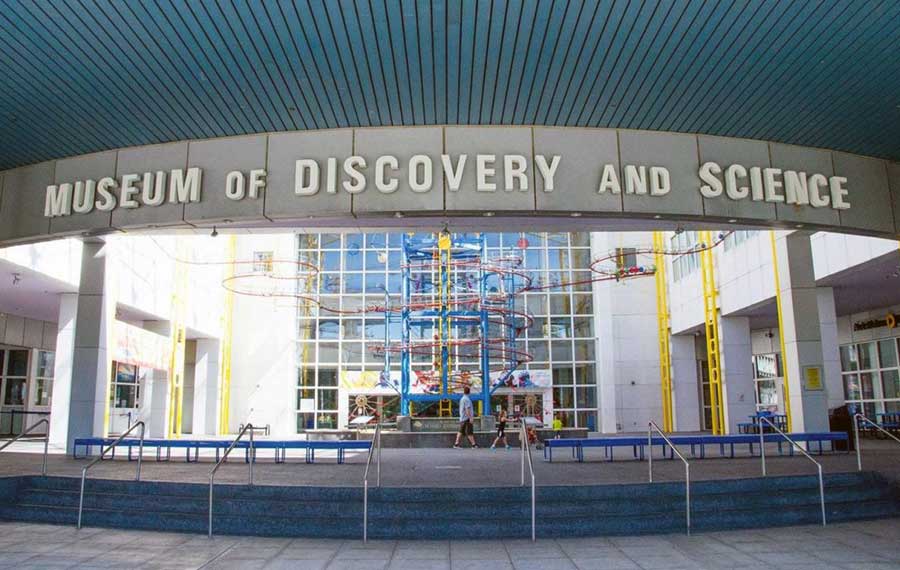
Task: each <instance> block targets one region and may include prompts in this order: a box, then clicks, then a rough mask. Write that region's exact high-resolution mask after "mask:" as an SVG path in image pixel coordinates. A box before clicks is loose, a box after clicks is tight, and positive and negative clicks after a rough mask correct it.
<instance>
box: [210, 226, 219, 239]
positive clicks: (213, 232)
mask: <svg viewBox="0 0 900 570" xmlns="http://www.w3.org/2000/svg"><path fill="white" fill-rule="evenodd" d="M209 235H210V236H211V237H216V236H217V235H219V232H218V231H216V226H213V231H212V233H211V234H209Z"/></svg>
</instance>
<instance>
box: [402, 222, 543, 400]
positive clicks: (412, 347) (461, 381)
mask: <svg viewBox="0 0 900 570" xmlns="http://www.w3.org/2000/svg"><path fill="white" fill-rule="evenodd" d="M402 252H403V264H402V267H401V272H402V280H401V283H402V286H401V287H402V288H401V296H402V306H401V309H400V311H401V314H400V319H401V331H402V333H401V334H402V338H401V340H400V346H399V352H400V362H401V385H400V396H401V403H400V413H401V414H402V415H410V413H411V412H414V409H415V404H425V405H429V404H435V403H439V404H440V410H441V413H442V414H444V413H445V412H446V413H449V410H450V407H451V402H455V401H458V400H459V398H460V397H461V396H462V388H463V386H466V385H468V386H470V388H471V392H472V393H471V395H470V397H471V398H472V399H473V400H474V401H476V402H480V405H478V410H479V413H485V411H486V410H488V409H489V408H490V397H491V393H492V392H493V391H494V390H495V389H496V388H497V387H499V386H501V385H503V383H504V382H505V381H506V379H507V378H508V377H509V375H510V374H512V373H513V372H514V371H515V370H516V368H518V367H519V366H520V365H521V364H522V363H524V362H527V361H528V360H529V359H530V358H529V357H528V355H527V354H525V353H524V352H521V351H518V350H517V349H516V347H515V339H516V336H517V334H518V333H519V332H520V331H521V330H522V329H524V328H525V327H527V326H528V321H529V320H530V319H529V318H528V316H527V315H526V314H525V313H524V312H520V311H516V309H515V299H516V295H518V294H519V293H521V292H522V291H524V290H525V289H526V288H527V287H528V286H529V284H530V278H529V277H528V275H527V274H526V273H525V272H523V271H521V270H519V269H518V266H520V265H521V261H522V260H521V257H518V256H515V255H510V256H506V257H504V256H502V255H501V256H500V257H497V258H496V259H492V260H489V259H488V254H487V247H486V241H485V239H484V236H483V235H482V234H450V233H449V232H441V233H439V234H432V235H428V236H420V235H406V234H404V235H403V238H402ZM474 361H477V365H473V364H472V362H474ZM414 363H416V364H419V366H417V367H416V370H414V369H413V364H414ZM492 372H493V373H496V374H495V378H494V381H493V382H492V381H491V374H492Z"/></svg>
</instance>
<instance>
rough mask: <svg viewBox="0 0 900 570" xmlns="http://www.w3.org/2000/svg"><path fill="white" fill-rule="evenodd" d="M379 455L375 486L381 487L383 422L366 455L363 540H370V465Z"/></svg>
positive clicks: (376, 431)
mask: <svg viewBox="0 0 900 570" xmlns="http://www.w3.org/2000/svg"><path fill="white" fill-rule="evenodd" d="M376 447H377V448H378V450H377V456H378V458H377V459H376V461H375V463H376V466H375V471H376V475H375V486H376V487H381V422H380V421H379V422H378V423H377V424H376V425H375V433H374V434H373V435H372V445H371V446H369V453H368V455H367V456H366V472H365V473H363V542H368V541H369V467H370V466H371V465H372V457H373V456H375V455H376V450H375V448H376Z"/></svg>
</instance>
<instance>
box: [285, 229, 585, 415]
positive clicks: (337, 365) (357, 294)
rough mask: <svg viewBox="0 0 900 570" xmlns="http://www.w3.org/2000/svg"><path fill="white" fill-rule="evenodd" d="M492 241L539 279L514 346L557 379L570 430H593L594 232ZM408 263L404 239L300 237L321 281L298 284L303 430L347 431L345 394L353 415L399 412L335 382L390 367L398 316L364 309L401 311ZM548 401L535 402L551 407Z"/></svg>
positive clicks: (556, 393)
mask: <svg viewBox="0 0 900 570" xmlns="http://www.w3.org/2000/svg"><path fill="white" fill-rule="evenodd" d="M485 239H486V243H487V255H488V259H491V258H496V257H500V256H502V255H507V256H508V255H517V256H519V257H521V259H522V264H521V266H522V268H524V270H525V271H526V272H527V273H528V274H529V275H530V276H531V278H532V284H531V288H530V289H529V290H527V291H526V292H524V293H523V294H522V295H520V296H519V298H518V299H517V300H516V310H522V311H527V312H528V313H529V314H531V315H532V316H533V318H534V322H533V323H532V324H531V326H529V327H528V328H527V329H525V330H523V331H522V332H521V333H520V334H519V336H518V339H517V341H516V343H517V349H519V350H523V351H525V352H527V353H529V354H531V356H532V361H531V362H530V363H529V364H527V365H524V367H525V368H527V369H529V370H541V371H548V372H549V373H550V374H551V375H552V383H553V386H552V392H551V393H552V396H550V397H552V407H553V409H554V411H555V412H558V413H559V414H560V415H561V418H562V420H563V423H564V425H566V426H570V427H574V426H579V427H592V426H596V415H597V381H596V356H595V339H594V325H593V298H592V293H591V279H592V275H593V274H592V273H591V271H590V263H591V252H590V243H589V242H590V239H589V234H587V233H571V234H569V233H503V234H486V235H485ZM402 259H403V256H402V252H401V234H393V233H392V234H385V233H372V234H343V235H341V234H302V235H299V236H298V260H299V261H301V262H304V263H308V264H311V265H314V266H316V267H318V268H319V273H318V274H317V275H315V276H312V275H310V276H309V277H308V278H305V279H304V278H301V283H300V288H301V289H303V292H302V293H301V295H300V297H301V300H300V302H299V303H298V309H297V343H296V363H297V403H296V411H297V430H298V432H299V431H304V430H307V429H330V428H343V427H345V425H346V422H347V417H339V416H340V414H339V410H340V408H341V406H340V405H339V403H340V399H341V398H345V399H346V401H347V406H348V407H349V408H350V410H351V412H352V410H353V409H354V408H366V407H369V406H374V405H375V404H376V403H377V405H378V406H383V407H384V410H383V413H384V414H385V416H387V417H389V415H390V414H396V408H397V406H396V405H395V402H394V401H393V399H392V398H389V397H387V396H384V395H379V396H378V397H377V398H375V397H372V398H370V399H369V400H370V401H365V402H364V401H362V400H360V399H358V398H357V397H356V396H358V394H353V393H350V392H349V391H346V390H342V389H340V388H339V386H338V385H339V378H340V374H341V372H342V371H350V372H352V371H360V372H378V371H381V370H383V369H384V365H385V361H384V356H383V355H382V354H383V350H379V349H382V348H383V347H384V345H385V341H386V337H387V341H388V342H390V343H397V342H399V341H400V339H401V333H402V331H401V325H400V322H399V319H397V318H394V319H389V322H388V323H387V326H386V324H385V320H384V315H383V313H381V312H368V313H367V312H365V311H364V310H362V309H363V308H365V307H376V306H378V307H380V306H384V305H385V303H387V304H388V305H389V306H391V307H399V306H400V304H401V302H402V301H401V295H400V293H401V273H400V267H401V264H402ZM305 297H308V299H306V298H305ZM411 334H413V335H415V334H416V332H415V331H411ZM415 360H416V359H414V362H413V366H414V367H427V366H430V362H429V359H423V360H422V361H419V362H415ZM473 365H475V362H473ZM390 368H391V370H392V371H393V372H396V373H399V371H400V363H399V358H396V357H394V356H392V357H391V363H390ZM529 403H531V402H529ZM550 404H551V402H543V404H540V403H539V404H538V405H539V406H540V407H543V408H549V407H550ZM516 405H518V404H516ZM493 407H494V405H493V401H492V408H493ZM345 415H346V414H345Z"/></svg>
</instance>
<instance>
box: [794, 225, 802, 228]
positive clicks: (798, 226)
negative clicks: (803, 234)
mask: <svg viewBox="0 0 900 570" xmlns="http://www.w3.org/2000/svg"><path fill="white" fill-rule="evenodd" d="M794 227H795V228H797V229H800V228H802V227H803V224H797V225H796V226H794Z"/></svg>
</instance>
